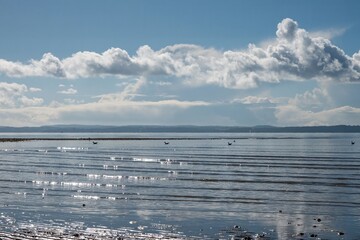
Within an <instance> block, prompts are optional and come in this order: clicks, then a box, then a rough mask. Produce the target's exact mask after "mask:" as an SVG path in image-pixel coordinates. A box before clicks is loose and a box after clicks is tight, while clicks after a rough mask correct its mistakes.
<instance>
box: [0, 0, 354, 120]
mask: <svg viewBox="0 0 360 240" xmlns="http://www.w3.org/2000/svg"><path fill="white" fill-rule="evenodd" d="M359 9H360V1H357V0H347V1H342V0H341V1H340V0H337V1H335V0H304V1H287V0H286V1H285V0H271V1H270V0H269V1H267V0H262V1H260V0H226V1H223V0H212V1H210V0H207V1H205V0H196V1H193V0H181V1H178V0H174V1H167V0H127V1H125V0H118V1H117V0H116V1H115V0H107V1H94V0H77V1H73V0H61V1H47V0H37V1H26V0H21V1H20V0H7V1H5V0H0V32H1V35H0V125H3V126H42V125H52V124H87V125H90V124H97V125H227V126H255V125H273V126H316V125H338V124H346V125H360V94H359V93H360V84H359V83H360V14H358V10H359Z"/></svg>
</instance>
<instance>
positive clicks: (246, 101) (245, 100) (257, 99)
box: [232, 96, 274, 104]
mask: <svg viewBox="0 0 360 240" xmlns="http://www.w3.org/2000/svg"><path fill="white" fill-rule="evenodd" d="M232 103H242V104H259V103H274V101H273V100H272V99H271V98H268V97H258V96H247V97H244V98H241V99H234V100H233V101H232Z"/></svg>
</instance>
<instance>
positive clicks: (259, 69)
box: [0, 18, 360, 89]
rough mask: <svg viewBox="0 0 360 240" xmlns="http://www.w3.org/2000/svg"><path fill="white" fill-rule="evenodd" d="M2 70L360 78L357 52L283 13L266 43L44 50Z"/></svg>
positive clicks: (252, 83)
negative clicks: (222, 47)
mask: <svg viewBox="0 0 360 240" xmlns="http://www.w3.org/2000/svg"><path fill="white" fill-rule="evenodd" d="M0 73H1V74H4V75H7V76H10V77H33V76H38V77H56V78H65V79H77V78H89V77H106V76H119V77H121V76H134V77H146V76H150V75H155V76H156V75H164V76H173V77H175V78H178V79H180V80H181V81H183V82H184V83H188V84H191V85H205V84H214V85H218V86H221V87H225V88H236V89H248V88H255V87H257V86H258V85H260V84H262V83H278V82H280V81H282V80H296V81H301V80H308V79H316V80H319V81H322V80H331V81H340V82H359V81H360V51H359V52H358V53H355V54H354V55H353V56H348V55H347V54H345V52H344V51H343V50H342V49H341V48H339V47H337V46H335V45H334V44H333V43H332V42H331V41H330V40H329V39H327V38H325V37H319V36H317V35H316V34H310V33H309V32H307V31H306V30H304V29H302V28H300V27H299V25H298V23H297V22H296V21H294V20H292V19H289V18H286V19H284V20H282V21H281V22H280V23H279V24H278V25H277V30H276V39H275V40H274V41H272V42H271V43H269V44H268V45H267V46H264V47H258V46H256V45H254V44H250V45H249V46H248V48H247V49H244V50H239V51H235V50H234V51H224V52H222V51H219V50H216V49H211V48H203V47H201V46H197V45H185V44H177V45H172V46H167V47H165V48H162V49H160V50H158V51H154V50H153V49H151V48H150V47H149V46H147V45H145V46H141V47H140V48H139V49H138V50H137V52H136V54H134V55H133V56H130V55H129V54H128V53H127V51H126V50H124V49H120V48H110V49H108V50H106V51H104V52H103V53H96V52H90V51H84V52H77V53H74V54H73V55H72V56H70V57H68V58H65V59H59V58H57V57H56V56H54V55H52V54H51V53H46V54H44V55H43V57H42V58H41V59H40V60H30V61H29V62H27V63H21V62H12V61H7V60H5V59H0Z"/></svg>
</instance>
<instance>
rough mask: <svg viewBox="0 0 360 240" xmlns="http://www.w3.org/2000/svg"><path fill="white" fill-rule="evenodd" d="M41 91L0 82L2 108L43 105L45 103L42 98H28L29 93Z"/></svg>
mask: <svg viewBox="0 0 360 240" xmlns="http://www.w3.org/2000/svg"><path fill="white" fill-rule="evenodd" d="M39 90H40V89H38V88H28V87H27V86H26V85H24V84H17V83H7V82H0V107H1V108H13V107H24V106H37V105H41V104H42V103H43V99H42V98H35V97H33V98H30V97H27V96H26V94H27V93H28V92H36V91H39Z"/></svg>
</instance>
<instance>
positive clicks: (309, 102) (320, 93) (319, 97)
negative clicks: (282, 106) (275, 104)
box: [289, 88, 331, 110]
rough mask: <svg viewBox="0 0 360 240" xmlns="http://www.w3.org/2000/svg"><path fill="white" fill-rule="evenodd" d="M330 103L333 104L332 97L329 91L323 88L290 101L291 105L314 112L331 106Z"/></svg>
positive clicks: (297, 95) (299, 95)
mask: <svg viewBox="0 0 360 240" xmlns="http://www.w3.org/2000/svg"><path fill="white" fill-rule="evenodd" d="M329 103H331V97H330V96H329V94H328V91H327V90H326V89H321V88H315V89H313V90H312V91H306V92H305V93H303V94H296V96H295V98H293V99H290V100H289V104H290V105H294V106H297V107H299V108H302V109H313V110H316V109H319V108H324V107H326V106H329Z"/></svg>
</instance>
